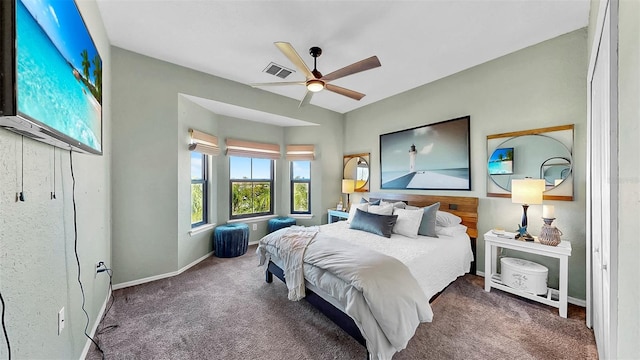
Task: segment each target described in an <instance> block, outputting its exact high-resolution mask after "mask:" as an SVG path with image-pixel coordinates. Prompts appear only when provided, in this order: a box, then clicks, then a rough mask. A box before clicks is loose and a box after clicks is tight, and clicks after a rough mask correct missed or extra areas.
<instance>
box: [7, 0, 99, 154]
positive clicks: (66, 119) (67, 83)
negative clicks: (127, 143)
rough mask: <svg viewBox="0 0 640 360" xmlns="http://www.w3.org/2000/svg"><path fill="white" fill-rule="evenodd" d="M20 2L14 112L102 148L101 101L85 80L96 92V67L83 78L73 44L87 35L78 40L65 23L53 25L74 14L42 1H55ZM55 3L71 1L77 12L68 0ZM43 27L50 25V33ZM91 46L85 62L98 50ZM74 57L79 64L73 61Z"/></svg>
mask: <svg viewBox="0 0 640 360" xmlns="http://www.w3.org/2000/svg"><path fill="white" fill-rule="evenodd" d="M2 1H4V0H2ZM24 2H25V3H27V4H29V5H30V7H29V8H27V7H26V6H25V4H23V0H19V1H17V39H18V49H17V66H18V72H17V86H18V89H17V93H18V95H17V97H18V112H19V113H21V114H23V115H26V116H28V117H30V118H32V119H34V120H37V121H38V122H40V123H43V124H44V125H46V126H49V127H50V128H53V129H55V130H57V131H59V132H61V133H63V134H65V135H67V136H69V137H71V138H73V139H76V140H78V141H79V142H81V143H83V144H84V145H87V146H89V147H91V148H93V149H95V150H97V151H102V144H101V138H102V136H101V132H102V123H101V122H102V105H101V104H100V102H99V101H98V100H97V99H96V97H95V96H94V94H92V89H91V88H90V86H91V87H93V91H94V92H95V91H96V88H98V89H99V88H100V87H101V84H98V86H97V87H96V86H95V85H96V84H95V82H96V74H95V73H93V74H92V72H89V74H90V75H89V77H88V79H86V78H87V77H86V76H85V75H83V74H85V70H86V64H85V66H84V67H83V64H82V62H81V61H82V57H81V50H78V49H79V47H78V46H86V40H85V41H83V42H80V41H76V40H75V39H73V38H69V37H68V35H70V34H69V32H68V31H69V29H67V33H65V30H64V29H62V30H60V29H56V26H55V25H57V26H58V28H59V27H60V24H61V23H62V21H63V20H65V19H66V17H67V16H70V15H73V14H70V13H69V11H66V13H63V12H64V11H65V10H64V9H62V10H60V11H59V12H58V13H55V12H54V11H55V10H56V9H55V8H54V7H51V6H49V5H50V4H47V3H49V2H50V3H55V1H47V0H44V1H42V2H40V1H30V0H24ZM57 3H58V4H62V3H67V5H66V7H67V8H69V7H71V8H72V10H73V11H75V12H76V13H77V10H75V4H74V3H73V1H72V0H70V1H68V2H67V1H64V2H60V1H58V2H57ZM69 5H70V6H69ZM58 6H60V5H58ZM40 10H42V11H40ZM32 12H33V13H34V14H35V17H34V15H32ZM52 14H54V15H53V16H52ZM45 15H48V16H45ZM36 18H38V19H39V21H40V22H41V23H42V26H41V24H39V22H38V21H36ZM77 18H78V19H80V22H81V21H82V19H81V18H80V17H79V15H78V16H77ZM52 24H54V25H52ZM47 28H48V29H47ZM45 29H47V30H50V33H51V37H50V36H49V35H48V34H47V32H46V31H45ZM52 29H56V30H55V31H54V30H52ZM71 30H77V29H71ZM56 31H57V32H56ZM54 32H56V33H54ZM86 36H88V34H87V35H86ZM52 38H55V39H56V40H58V41H59V42H60V45H59V47H60V49H59V47H56V45H55V44H54V42H53V40H52ZM74 41H76V42H75V43H74ZM91 46H93V45H91ZM91 46H90V49H89V51H88V54H90V55H89V56H90V57H87V58H88V60H89V64H90V65H94V63H92V62H91V60H92V59H93V57H94V56H95V54H97V51H96V50H95V48H92V47H91ZM63 52H67V54H66V55H67V57H68V59H67V58H65V56H63ZM74 52H75V53H74ZM78 59H80V60H78ZM79 62H80V64H78V65H72V64H74V63H79ZM93 67H94V68H95V67H96V66H95V65H94V66H93ZM97 67H98V69H99V72H100V75H99V77H100V81H99V82H101V77H102V74H101V72H102V64H101V63H100V64H99V66H97ZM98 91H101V89H100V90H98ZM100 97H101V94H100ZM100 100H101V99H100Z"/></svg>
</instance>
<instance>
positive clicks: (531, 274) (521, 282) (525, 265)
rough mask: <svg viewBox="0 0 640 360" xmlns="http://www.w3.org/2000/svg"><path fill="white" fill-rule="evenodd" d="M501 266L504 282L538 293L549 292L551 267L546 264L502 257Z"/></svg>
mask: <svg viewBox="0 0 640 360" xmlns="http://www.w3.org/2000/svg"><path fill="white" fill-rule="evenodd" d="M500 266H501V268H502V271H501V274H502V283H503V284H505V285H507V286H509V287H512V288H514V289H518V290H522V291H526V292H528V293H532V294H536V295H545V294H546V293H547V276H548V275H549V269H547V267H546V266H543V265H540V264H538V263H534V262H533V261H529V260H523V259H517V258H509V257H506V258H502V259H500Z"/></svg>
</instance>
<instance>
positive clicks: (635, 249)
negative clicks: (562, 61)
mask: <svg viewBox="0 0 640 360" xmlns="http://www.w3.org/2000/svg"><path fill="white" fill-rule="evenodd" d="M619 4H620V5H619V10H620V11H619V14H620V21H619V27H618V29H619V33H618V36H619V39H618V41H619V45H618V57H619V58H618V65H619V74H618V101H619V103H618V111H619V113H618V116H619V118H618V121H619V123H618V126H619V129H618V132H619V134H620V135H619V139H618V141H619V142H618V146H619V150H618V156H619V166H620V169H619V174H618V175H619V179H620V184H619V194H618V198H619V200H620V201H619V204H618V256H619V258H618V315H617V316H618V351H617V355H618V356H619V358H620V359H638V358H640V342H639V341H638V339H640V302H639V301H638V299H640V280H639V279H640V261H638V259H639V258H640V241H638V234H639V233H640V222H639V221H638V214H640V157H639V156H638V154H640V145H639V143H638V139H639V138H640V121H639V117H640V37H639V36H640V35H639V34H640V2H639V1H637V0H621V1H620V3H619ZM596 9H597V7H596Z"/></svg>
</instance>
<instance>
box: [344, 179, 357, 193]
mask: <svg viewBox="0 0 640 360" xmlns="http://www.w3.org/2000/svg"><path fill="white" fill-rule="evenodd" d="M355 189H356V182H355V180H352V179H342V193H343V194H353V193H354V192H355Z"/></svg>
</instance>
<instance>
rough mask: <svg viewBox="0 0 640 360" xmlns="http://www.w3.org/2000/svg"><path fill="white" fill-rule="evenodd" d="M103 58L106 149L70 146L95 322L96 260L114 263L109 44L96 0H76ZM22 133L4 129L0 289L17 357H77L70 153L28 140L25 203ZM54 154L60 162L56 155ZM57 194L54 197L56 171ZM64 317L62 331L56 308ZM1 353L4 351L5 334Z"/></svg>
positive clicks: (99, 282)
mask: <svg viewBox="0 0 640 360" xmlns="http://www.w3.org/2000/svg"><path fill="white" fill-rule="evenodd" d="M78 5H79V8H80V11H81V13H82V15H83V17H84V19H85V22H86V23H87V24H88V26H89V28H90V31H91V33H92V36H93V39H94V41H95V42H96V45H97V47H98V51H99V52H100V55H101V56H102V60H103V120H104V121H103V123H104V124H103V144H104V149H105V153H104V155H103V156H96V155H84V154H78V153H73V154H72V156H73V167H74V173H75V178H76V190H75V194H76V206H77V220H78V222H77V224H78V255H79V259H80V265H81V271H82V273H81V280H82V283H83V285H84V291H85V295H86V305H85V308H86V310H87V312H88V313H89V317H90V323H89V329H91V328H92V327H93V325H94V323H95V321H96V316H97V314H98V312H99V310H100V307H101V306H102V305H103V303H104V301H105V299H106V297H107V295H108V284H109V281H108V277H107V275H105V274H101V275H99V276H98V278H97V279H94V275H93V271H94V270H93V269H94V266H95V263H96V262H97V261H105V262H106V263H107V264H109V265H110V264H111V248H110V244H111V242H110V238H111V232H110V230H111V228H110V222H111V201H110V196H111V184H110V181H109V171H110V158H111V156H110V153H111V130H110V123H111V120H110V116H111V115H110V113H111V112H110V101H111V97H110V94H111V90H110V85H111V82H110V78H111V67H110V48H109V43H108V40H107V37H106V34H105V31H104V28H103V24H102V20H101V18H100V13H99V11H98V8H97V6H96V4H95V2H94V1H79V2H78ZM21 150H22V139H21V137H20V136H18V135H16V134H14V133H11V132H9V131H7V130H4V129H0V291H2V296H3V297H4V300H5V303H6V307H5V309H4V310H5V321H6V325H7V332H8V336H9V340H10V341H11V353H12V354H11V355H12V358H14V359H74V358H76V359H77V358H79V357H80V354H81V352H82V349H83V348H84V346H85V344H86V341H87V339H86V337H85V336H84V327H85V315H84V313H83V312H82V310H81V301H82V298H81V294H80V287H79V284H78V281H77V277H78V273H77V266H76V258H75V253H74V229H73V228H74V224H73V204H72V181H71V171H70V160H69V152H68V151H63V150H60V149H55V155H54V148H53V147H51V146H49V145H46V144H43V143H40V142H36V141H33V140H30V139H27V138H25V139H24V192H25V198H26V201H25V202H16V201H15V194H16V191H20V188H21V174H22V169H21V158H22V151H21ZM54 156H55V159H56V161H55V163H56V165H55V167H54V166H53V159H54ZM54 172H55V176H56V187H55V192H56V197H57V199H56V200H51V199H50V193H51V191H52V190H53V181H52V180H53V174H54ZM63 306H64V308H65V314H66V324H65V329H64V331H63V333H62V334H61V335H60V336H58V335H57V314H58V311H59V310H60V308H62V307H63ZM0 358H3V359H4V358H7V351H6V347H5V346H4V339H3V340H2V345H1V346H0Z"/></svg>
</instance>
